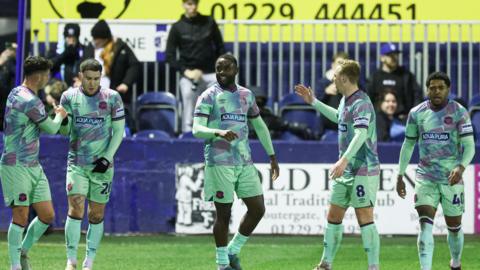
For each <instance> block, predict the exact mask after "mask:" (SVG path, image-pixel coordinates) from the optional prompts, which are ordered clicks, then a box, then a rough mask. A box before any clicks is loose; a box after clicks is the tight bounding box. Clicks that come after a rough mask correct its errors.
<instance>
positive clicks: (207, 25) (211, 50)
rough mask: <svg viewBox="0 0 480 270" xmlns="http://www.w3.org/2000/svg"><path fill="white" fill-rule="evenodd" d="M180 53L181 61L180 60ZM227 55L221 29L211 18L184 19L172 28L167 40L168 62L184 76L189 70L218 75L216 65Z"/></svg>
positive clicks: (198, 15) (183, 17) (200, 16)
mask: <svg viewBox="0 0 480 270" xmlns="http://www.w3.org/2000/svg"><path fill="white" fill-rule="evenodd" d="M177 49H178V50H179V51H180V57H179V59H177ZM224 53H225V48H224V45H223V38H222V34H221V33H220V30H219V29H218V25H217V23H216V22H215V20H214V19H213V18H212V17H210V16H204V15H201V14H200V13H199V14H197V16H195V17H193V18H187V17H186V16H185V15H182V17H181V18H180V20H178V21H177V22H176V23H174V24H173V25H172V28H171V29H170V33H169V35H168V40H167V49H166V55H167V62H168V63H169V64H170V65H171V66H172V67H173V68H175V69H176V70H178V71H180V72H181V73H182V74H183V72H184V71H185V70H186V69H200V70H201V71H203V72H204V73H213V72H215V61H216V60H217V58H218V57H219V56H220V55H222V54H224Z"/></svg>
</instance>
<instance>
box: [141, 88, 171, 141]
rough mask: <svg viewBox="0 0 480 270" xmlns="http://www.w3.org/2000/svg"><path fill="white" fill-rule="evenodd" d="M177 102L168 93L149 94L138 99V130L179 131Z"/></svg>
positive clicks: (169, 132)
mask: <svg viewBox="0 0 480 270" xmlns="http://www.w3.org/2000/svg"><path fill="white" fill-rule="evenodd" d="M177 116H178V113H177V100H176V98H175V96H174V95H172V94H170V93H167V92H147V93H145V94H143V95H141V96H139V97H138V99H137V130H163V131H165V132H167V133H168V134H170V136H175V134H176V133H177V131H178V120H177V119H178V117H177Z"/></svg>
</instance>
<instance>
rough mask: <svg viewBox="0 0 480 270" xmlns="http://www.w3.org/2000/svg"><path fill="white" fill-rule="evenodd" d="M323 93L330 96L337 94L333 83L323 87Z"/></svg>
mask: <svg viewBox="0 0 480 270" xmlns="http://www.w3.org/2000/svg"><path fill="white" fill-rule="evenodd" d="M325 94H327V95H331V96H336V95H337V94H338V92H337V87H336V86H335V84H334V83H332V84H330V85H329V86H327V88H325Z"/></svg>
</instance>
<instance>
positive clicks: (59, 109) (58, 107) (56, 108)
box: [53, 101, 67, 119]
mask: <svg viewBox="0 0 480 270" xmlns="http://www.w3.org/2000/svg"><path fill="white" fill-rule="evenodd" d="M53 109H54V111H55V114H60V116H61V117H62V119H65V117H67V111H65V108H63V106H62V105H57V103H56V102H55V101H54V102H53Z"/></svg>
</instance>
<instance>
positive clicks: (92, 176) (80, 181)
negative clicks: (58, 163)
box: [66, 165, 113, 204]
mask: <svg viewBox="0 0 480 270" xmlns="http://www.w3.org/2000/svg"><path fill="white" fill-rule="evenodd" d="M94 167H95V165H88V166H81V167H80V166H77V165H68V167H67V186H66V188H67V195H68V196H71V195H75V194H80V195H83V196H85V197H86V198H87V199H88V200H89V201H92V202H96V203H103V204H106V203H107V202H108V200H109V199H110V192H111V191H112V180H113V167H112V168H109V169H108V170H107V171H106V172H105V173H94V172H92V170H93V168H94Z"/></svg>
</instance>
